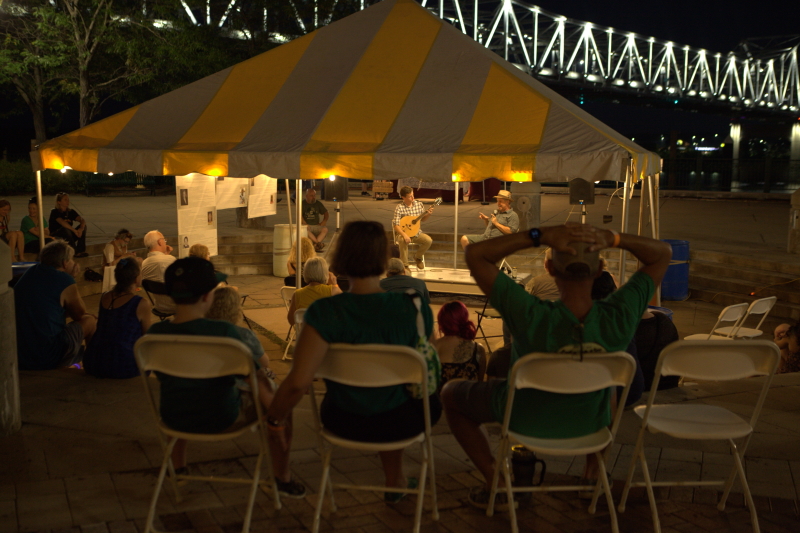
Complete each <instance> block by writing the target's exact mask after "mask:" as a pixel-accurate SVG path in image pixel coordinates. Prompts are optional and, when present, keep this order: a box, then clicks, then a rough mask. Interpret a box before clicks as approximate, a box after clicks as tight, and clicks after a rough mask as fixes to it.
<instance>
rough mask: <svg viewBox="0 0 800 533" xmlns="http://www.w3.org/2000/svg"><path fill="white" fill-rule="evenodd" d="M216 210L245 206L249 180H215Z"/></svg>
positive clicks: (248, 193)
mask: <svg viewBox="0 0 800 533" xmlns="http://www.w3.org/2000/svg"><path fill="white" fill-rule="evenodd" d="M216 183H217V209H232V208H234V207H245V206H247V197H248V196H249V195H250V180H249V179H247V178H217V182H216Z"/></svg>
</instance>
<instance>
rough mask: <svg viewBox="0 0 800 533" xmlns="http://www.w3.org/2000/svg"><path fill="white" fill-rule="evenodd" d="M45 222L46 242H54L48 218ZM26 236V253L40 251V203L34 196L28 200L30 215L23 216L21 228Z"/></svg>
mask: <svg viewBox="0 0 800 533" xmlns="http://www.w3.org/2000/svg"><path fill="white" fill-rule="evenodd" d="M43 222H44V243H45V245H47V244H48V243H51V242H53V239H52V237H50V230H49V229H48V227H47V220H43ZM19 229H20V230H21V231H22V235H23V237H24V238H25V248H24V250H25V253H26V254H38V253H39V204H38V202H37V201H36V197H35V196H34V197H33V198H31V199H30V200H28V215H27V216H24V217H22V224H21V225H20V228H19Z"/></svg>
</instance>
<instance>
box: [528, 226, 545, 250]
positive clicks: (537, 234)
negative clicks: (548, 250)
mask: <svg viewBox="0 0 800 533" xmlns="http://www.w3.org/2000/svg"><path fill="white" fill-rule="evenodd" d="M528 237H530V238H531V240H532V241H533V247H534V248H538V247H539V244H540V243H539V239H541V237H542V232H541V231H540V230H539V228H531V229H530V230H528Z"/></svg>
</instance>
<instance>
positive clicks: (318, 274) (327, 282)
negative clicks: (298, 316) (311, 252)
mask: <svg viewBox="0 0 800 533" xmlns="http://www.w3.org/2000/svg"><path fill="white" fill-rule="evenodd" d="M303 281H305V285H306V286H305V287H303V288H300V289H297V290H296V291H295V293H294V294H293V295H292V302H291V303H290V304H289V311H288V313H287V314H286V320H288V321H289V324H291V325H292V326H294V322H295V320H294V314H295V311H297V310H298V309H308V306H310V305H311V304H312V302H315V301H317V300H319V299H320V298H328V297H329V296H335V295H337V294H341V293H342V291H341V289H339V285H338V284H337V282H336V276H334V275H333V273H331V272H329V271H328V262H327V261H325V258H324V257H312V258H311V259H309V260H308V262H307V263H306V264H305V265H304V266H303Z"/></svg>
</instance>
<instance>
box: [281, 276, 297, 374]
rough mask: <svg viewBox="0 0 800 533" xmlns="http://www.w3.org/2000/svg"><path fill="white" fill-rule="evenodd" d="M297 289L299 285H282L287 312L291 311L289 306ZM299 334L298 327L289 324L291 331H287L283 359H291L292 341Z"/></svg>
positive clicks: (282, 295)
mask: <svg viewBox="0 0 800 533" xmlns="http://www.w3.org/2000/svg"><path fill="white" fill-rule="evenodd" d="M296 290H297V287H288V286H283V287H281V298H283V305H285V306H286V312H287V313H288V312H289V307H291V305H292V296H294V292H295V291H296ZM296 336H297V328H296V327H295V326H294V325H292V326H289V331H288V332H287V333H286V348H285V349H284V350H283V358H282V359H281V360H282V361H286V360H287V359H288V360H291V359H292V358H291V357H289V355H288V354H289V346H291V345H292V341H294V338H295V337H296Z"/></svg>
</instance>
